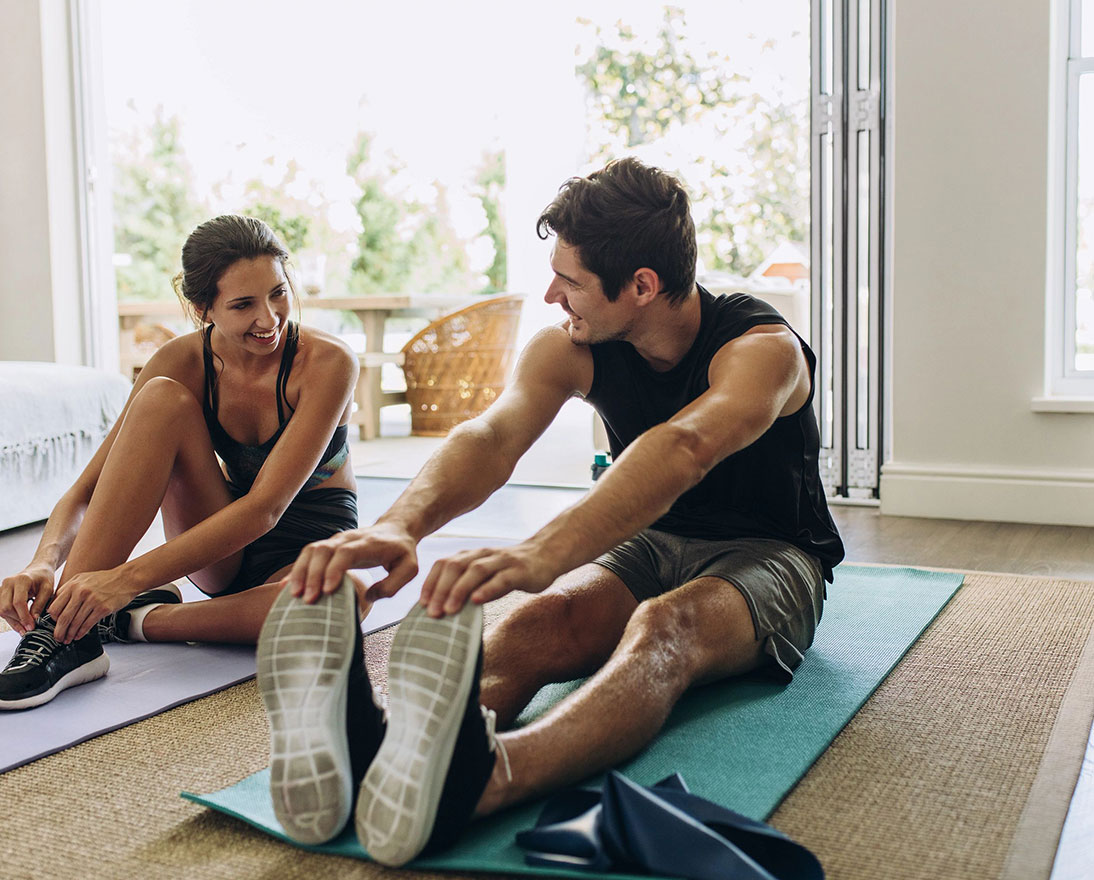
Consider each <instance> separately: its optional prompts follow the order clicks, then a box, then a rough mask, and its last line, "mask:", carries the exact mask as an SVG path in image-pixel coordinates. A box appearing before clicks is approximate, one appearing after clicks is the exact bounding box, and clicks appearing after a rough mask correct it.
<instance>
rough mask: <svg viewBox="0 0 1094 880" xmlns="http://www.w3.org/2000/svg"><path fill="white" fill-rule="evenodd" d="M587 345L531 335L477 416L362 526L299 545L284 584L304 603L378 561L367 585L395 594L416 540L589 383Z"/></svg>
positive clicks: (480, 488)
mask: <svg viewBox="0 0 1094 880" xmlns="http://www.w3.org/2000/svg"><path fill="white" fill-rule="evenodd" d="M591 376H592V362H591V358H590V357H589V354H588V352H587V351H585V350H583V349H580V348H578V347H577V346H575V345H574V344H573V343H572V342H570V340H569V338H568V336H567V334H566V332H565V331H563V330H561V329H560V328H558V327H551V328H548V329H546V330H543V331H541V332H540V333H539V334H537V335H536V336H535V337H534V338H533V339H532V341H531V342H529V343H528V346H527V347H526V348H525V350H524V352H523V353H522V354H521V356H520V359H519V360H518V362H517V366H516V368H515V370H514V372H513V376H512V379H511V380H510V382H509V384H508V386H507V387H506V389H505V391H504V392H503V393H502V394H501V396H500V397H499V398H498V399H497V400H496V401H495V402H494V403H493V405H491V407H490V408H489V409H488V410H487V411H486V412H485V413H483V414H482V415H481V416H479V417H478V418H475V419H472V420H470V421H468V422H464V423H463V424H462V425H458V426H457V427H456V428H454V429H453V430H452V432H451V433H450V434H449V435H448V437H447V439H446V440H445V442H444V443H443V444H442V445H441V447H440V448H439V449H438V450H437V451H436V452H435V453H434V454H433V455H432V456H431V457H430V459H429V460H428V461H427V462H426V464H425V466H424V467H423V468H422V470H421V471H420V472H419V474H418V476H416V477H415V478H414V479H413V480H412V481H411V483H410V485H409V486H408V487H407V488H406V490H405V491H404V492H403V494H402V495H400V496H399V498H398V499H397V500H396V502H395V503H394V504H393V505H392V506H391V507H390V508H389V509H388V511H387V512H386V513H384V514H383V515H382V516H381V517H380V518H379V519H377V520H376V522H375V523H374V524H373V525H371V526H368V527H366V528H360V529H353V530H351V531H346V532H340V533H339V534H337V535H333V536H331V537H330V538H327V539H326V540H323V541H317V542H316V543H314V544H309V545H308V546H307V547H305V548H304V550H303V551H301V554H300V556H299V557H298V558H297V561H296V563H295V564H294V566H293V569H292V572H291V573H290V574H289V578H288V588H289V590H290V591H292V593H293V594H294V595H297V596H302V597H303V598H304V601H305V602H314V601H315V600H316V599H317V598H318V597H319V595H320V593H321V592H323V593H330V592H333V591H334V590H336V589H337V588H338V585H339V584H340V583H341V582H342V576H343V575H344V574H345V572H346V571H347V570H348V569H351V568H371V567H373V566H383V567H384V568H385V569H386V570H387V576H386V577H385V578H383V580H380V581H377V582H376V583H375V584H373V585H372V587H370V588H369V590H368V595H367V598H368V599H369V600H375V599H379V598H383V597H386V596H392V595H394V594H395V593H396V592H397V591H398V590H399V589H400V588H401V587H403V586H404V585H405V584H406V583H408V582H409V581H410V580H411V579H412V578H413V577H414V575H415V574H417V572H418V562H417V552H416V547H417V544H418V542H419V541H421V539H422V538H424V537H425V536H426V535H429V534H431V533H433V532H435V531H436V530H437V529H439V528H441V526H443V525H445V523H447V522H449V521H451V520H452V519H455V518H456V517H457V516H459V515H461V514H463V513H466V512H467V511H469V510H473V509H474V508H476V507H478V506H479V505H480V504H482V503H483V501H485V500H486V499H487V498H489V497H490V496H491V495H492V494H493V493H494V492H495V491H497V490H498V489H499V488H500V487H501V486H503V485H504V484H505V481H506V480H507V479H509V477H510V475H511V474H512V473H513V468H514V467H515V466H516V463H517V461H518V460H519V459H520V457H521V456H522V455H523V454H524V453H525V452H526V451H527V450H528V447H530V446H531V445H532V443H534V442H535V440H536V438H537V437H539V435H540V434H542V433H543V431H544V430H545V429H546V427H547V426H548V425H549V424H550V423H551V421H552V420H553V419H554V417H555V416H556V415H557V414H558V411H559V409H561V408H562V405H563V404H564V403H565V402H566V400H567V399H568V398H570V397H571V396H573V395H574V394H575V393H578V392H581V393H584V392H586V391H587V390H588V382H590V381H591Z"/></svg>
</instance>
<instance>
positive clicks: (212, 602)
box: [141, 565, 372, 645]
mask: <svg viewBox="0 0 1094 880" xmlns="http://www.w3.org/2000/svg"><path fill="white" fill-rule="evenodd" d="M291 570H292V566H291V565H287V566H285V567H284V568H283V569H281V570H280V571H278V572H275V573H274V574H273V575H272V576H271V577H270V581H269V582H268V583H265V584H261V585H260V586H257V587H251V588H250V589H249V590H244V591H243V592H242V593H232V594H231V595H229V596H213V597H211V598H209V599H206V600H204V601H201V602H183V603H182V604H181V605H160V606H159V607H157V608H153V609H152V610H151V611H149V612H148V614H147V616H146V617H145V618H144V623H143V625H142V627H141V628H142V630H143V632H144V637H145V638H146V639H147V640H148V641H150V642H228V643H232V644H239V645H253V644H255V643H256V642H257V641H258V634H259V632H260V631H261V629H262V624H263V622H264V621H265V620H266V615H267V614H268V613H269V611H270V606H271V605H272V604H273V601H274V599H276V598H277V594H278V593H279V592H281V589H282V583H281V579H282V578H284V577H286V576H287V575H288V573H289V572H290V571H291ZM350 577H351V578H353V580H354V581H355V582H356V583H357V597H358V599H357V601H358V606H359V613H360V615H361V617H362V618H363V617H364V616H365V615H366V614H367V613H368V611H369V609H370V608H371V607H372V604H371V603H362V600H361V598H360V597H361V596H362V595H364V591H365V585H364V584H363V583H361V582H360V581H359V580H358V579H357V578H356V577H354V575H352V574H351V575H350Z"/></svg>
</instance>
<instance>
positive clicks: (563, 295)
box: [543, 238, 631, 345]
mask: <svg viewBox="0 0 1094 880" xmlns="http://www.w3.org/2000/svg"><path fill="white" fill-rule="evenodd" d="M551 270H552V271H553V272H554V273H555V277H554V278H553V279H552V281H551V284H550V286H549V287H548V288H547V293H546V294H545V295H544V297H543V298H544V300H546V301H547V302H548V303H551V304H556V303H557V304H558V305H560V306H562V310H563V311H564V312H566V314H567V315H568V316H569V319H570V320H569V331H570V339H571V340H572V341H573V342H575V343H577V344H579V345H591V344H593V343H596V342H611V341H613V340H617V339H625V338H626V336H627V333H628V331H629V330H630V325H631V320H630V318H631V316H630V314H629V310H628V309H627V307H626V304H625V303H624V297H622V296H620V297H619V298H618V299H616V300H615V302H609V300H608V298H607V297H606V296H604V288H603V286H602V285H601V283H600V279H599V278H598V277H597V276H596V275H594V274H593V273H592V272H590V271H589V270H588V269H586V268H585V266H584V265H583V264H582V262H581V255H580V254H579V253H578V249H577V248H576V247H573V246H571V245H569V244H568V243H567V242H565V241H564V240H563V239H561V238H559V239H556V240H555V246H554V248H553V249H552V251H551Z"/></svg>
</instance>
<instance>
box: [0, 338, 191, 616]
mask: <svg viewBox="0 0 1094 880" xmlns="http://www.w3.org/2000/svg"><path fill="white" fill-rule="evenodd" d="M181 342H182V340H179V342H174V343H169V345H171V346H172V350H168V351H163V350H162V349H161V352H162V353H161V352H157V353H156V354H155V355H153V357H152V358H151V359H150V360H149V362H148V365H147V366H146V367H145V368H144V369H143V370H142V371H141V373H140V375H139V376H138V377H137V380H136V382H135V383H134V385H133V388H132V390H131V391H130V393H129V398H128V399H127V400H126V402H125V406H124V407H123V408H122V411H121V414H120V415H119V416H118V419H117V421H116V422H115V423H114V425H113V426H112V427H111V429H110V431H109V433H108V434H107V435H106V437H105V438H104V439H103V442H102V443H101V444H99V448H98V449H97V450H96V451H95V454H94V455H93V456H92V457H91V460H90V461H89V462H88V463H87V465H86V466H85V467H84V469H83V471H82V472H81V473H80V475H79V477H77V478H76V482H75V483H73V484H72V486H71V487H70V488H69V489H68V491H67V492H65V494H64V495H62V496H61V499H60V500H59V501H58V502H57V504H56V505H54V508H53V510H52V511H51V512H50V515H49V518H48V519H47V520H46V524H45V527H44V528H43V530H42V538H41V540H40V541H39V542H38V547H37V549H36V550H35V551H34V555H33V557H32V558H31V560H30V562H29V563H28V564H27V565H26V567H24V568H23V570H22V571H20V572H18V573H17V574H14V575H11V576H10V577H6V578H4V580H3V581H0V617H2V618H3V619H4V620H6V621H7V622H8V623H9V624H10V625H11V627H12V629H14V630H16V632H19V633H21V634H22V633H25V632H27V631H29V630H31V629H33V628H34V621H35V620H36V619H37V617H38V615H39V614H41V613H42V611H43V610H44V608H45V606H46V604H47V603H48V602H49V600H50V598H51V597H52V596H53V592H54V586H55V573H56V571H57V569H58V568H60V566H61V564H62V563H63V562H64V561H65V560H66V559H67V558H68V553H69V551H70V550H71V549H72V543H73V541H75V540H76V533H77V532H78V531H79V528H80V524H81V522H82V521H83V517H84V513H85V512H86V511H87V505H88V504H89V503H90V501H91V495H92V493H93V492H94V491H95V486H96V484H97V483H98V481H99V476H100V474H101V473H102V470H103V464H104V462H105V461H106V457H107V455H108V454H109V452H110V450H111V448H112V447H113V445H114V440H115V438H116V437H117V436H118V430H119V428H120V426H121V424H122V422H123V421H124V420H125V416H126V414H127V413H128V412H129V407H130V405H131V404H132V402H133V398H134V397H135V396H136V394H137V392H138V391H140V389H141V388H142V387H143V386H144V385H145V383H147V382H148V380H149V379H151V378H153V377H154V376H162V375H169V374H171V373H178V372H179V371H180V369H184V366H183V365H184V362H185V358H184V357H182V349H183V348H184V347H185V346H184V345H182V344H180V343H181ZM173 378H177V376H173Z"/></svg>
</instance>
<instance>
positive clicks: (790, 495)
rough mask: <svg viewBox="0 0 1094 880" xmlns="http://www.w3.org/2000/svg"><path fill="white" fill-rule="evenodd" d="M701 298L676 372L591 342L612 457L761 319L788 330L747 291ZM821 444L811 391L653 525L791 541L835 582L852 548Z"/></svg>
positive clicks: (700, 388)
mask: <svg viewBox="0 0 1094 880" xmlns="http://www.w3.org/2000/svg"><path fill="white" fill-rule="evenodd" d="M699 297H700V305H701V323H700V327H699V334H698V336H696V338H695V342H694V343H693V344H692V346H691V348H690V349H689V350H688V352H687V354H686V355H684V357H683V359H682V360H681V361H680V362H679V363H678V364H676V366H674V367H673V368H672V369H670V370H667V371H665V372H663V373H659V372H657V371H656V370H654V369H652V368H651V367H650V366H649V364H648V363H647V362H646V361H645V360H644V359H643V358H642V356H641V355H639V354H638V352H637V351H635V349H634V346H632V345H631V344H630V343H629V342H604V343H597V344H594V345H591V346H590V349H591V351H592V355H593V366H594V373H593V384H592V388H591V389H590V390H589V394H588V396H587V398H586V399H587V400H588V401H589V402H590V403H591V404H592V405H593V406H594V407H595V408H596V410H597V412H599V413H600V416H601V418H603V420H604V424H605V427H606V428H607V432H608V440H609V443H610V446H611V452H612V456H613V457H615V456H618V455H620V454H621V453H622V452H623V450H624V449H625V448H626V447H627V446H628V445H629V444H630V443H631V442H632V441H633V440H634V439H635V438H637V437H638V436H639V435H640V434H642V433H643V432H644V431H646V430H647V429H649V428H651V427H653V426H654V425H657V424H660V423H661V422H665V421H667V420H668V419H670V418H671V417H672V416H673V415H675V414H676V413H677V412H679V411H680V410H681V409H683V408H684V407H685V406H687V404H689V403H691V401H693V400H695V398H697V397H699V395H701V394H702V393H703V392H705V391H706V390H707V389H708V388H709V387H710V383H709V381H708V378H707V374H708V370H709V367H710V362H711V359H712V358H713V357H714V355H715V354H716V353H717V351H718V350H719V349H720V348H721V347H722V346H723V345H725V344H726V343H727V342H729V341H730V340H732V339H736V338H737V337H738V336H740V335H742V334H743V333H745V332H746V331H747V330H750V329H751V328H753V327H756V326H758V325H760V324H783V325H786V326H789V325H788V324H787V322H786V319H785V318H783V317H782V315H780V314H779V313H778V312H777V311H775V309H773V308H772V307H771V306H769V305H768V304H767V303H765V302H763V301H762V300H759V299H756V298H755V297H751V296H748V295H747V294H744V293H735V294H728V295H722V296H713V295H712V294H710V293H709V292H707V291H706V290H705V289H704V288H702V287H699ZM799 342H800V343H801V347H802V351H803V352H805V356H806V359H807V360H808V362H809V370H810V374H811V376H812V375H813V374H815V371H816V364H817V359H816V356H815V355H814V354H813V352H812V351H811V350H810V349H809V346H808V345H806V344H805V342H804V341H803V340H801V338H800V337H799ZM819 450H820V434H819V432H818V430H817V420H816V417H815V416H814V414H813V391H812V390H810V393H809V399H808V400H807V401H806V402H805V404H804V405H803V406H802V408H801V409H800V410H798V411H797V412H796V413H793V414H791V415H788V416H784V417H782V418H780V419H777V420H776V421H775V423H774V424H773V425H772V426H771V427H770V428H769V429H768V430H767V431H766V432H765V433H764V434H763V435H762V436H761V437H760V438H759V439H758V440H756V441H755V442H754V443H752V444H751V445H750V446H747V447H746V448H744V449H742V450H740V451H738V452H736V453H734V454H733V455H730V456H729V457H728V458H725V459H723V460H722V461H721V462H719V463H718V464H717V465H716V466H715V467H714V468H713V469H712V470H711V471H710V472H709V473H708V474H707V475H706V477H704V478H703V480H702V482H700V483H699V484H698V485H697V486H695V487H694V488H692V489H691V490H689V491H688V492H685V493H684V494H683V495H681V496H680V497H679V498H678V499H677V500H676V502H675V503H674V504H673V505H672V508H671V509H670V510H669V512H668V513H666V514H665V515H664V516H663V517H661V519H659V520H657V522H655V523H653V525H652V526H651V528H655V529H659V530H661V531H665V532H670V533H671V534H674V535H680V536H682V537H686V538H700V539H703V540H728V539H732V538H775V539H778V540H780V541H786V542H787V543H789V544H793V545H794V546H796V547H799V548H801V549H802V550H804V551H805V552H806V553H810V554H812V555H813V556H816V557H817V558H818V559H819V560H820V561H821V565H822V567H823V569H824V576H825V578H826V579H827V580H829V581H831V580H832V568H833V567H834V566H835V565H836V564H838V563H839V561H840V560H841V559H843V553H844V550H843V541H842V540H841V539H840V536H839V532H838V531H837V530H836V526H835V523H834V522H833V521H832V516H831V514H830V513H829V511H828V504H827V501H826V500H825V495H824V489H823V487H822V486H821V481H820V471H819V468H818V465H817V458H818V454H819Z"/></svg>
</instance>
